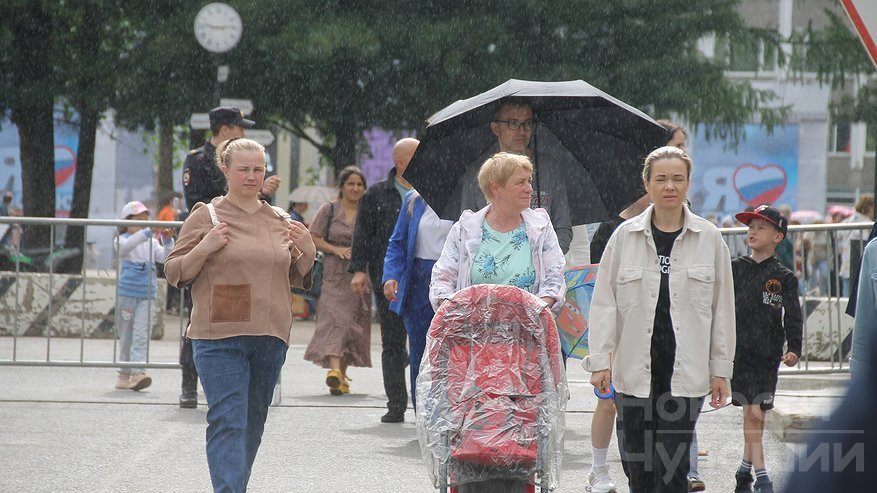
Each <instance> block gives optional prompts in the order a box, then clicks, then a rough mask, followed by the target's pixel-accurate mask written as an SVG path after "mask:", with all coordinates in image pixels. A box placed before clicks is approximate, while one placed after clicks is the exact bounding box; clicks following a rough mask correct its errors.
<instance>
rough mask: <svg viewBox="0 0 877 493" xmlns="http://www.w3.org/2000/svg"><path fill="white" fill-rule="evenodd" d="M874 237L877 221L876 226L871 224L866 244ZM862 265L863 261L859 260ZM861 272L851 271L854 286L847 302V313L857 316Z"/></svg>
mask: <svg viewBox="0 0 877 493" xmlns="http://www.w3.org/2000/svg"><path fill="white" fill-rule="evenodd" d="M874 238H877V222H875V223H874V226H871V233H870V234H869V235H868V240H867V241H865V243H864V244H865V245H867V244H868V243H870V242H871V240H873V239H874ZM859 265H861V261H860V262H859ZM859 274H860V272H859V271H858V270H857V269H853V270H852V271H851V272H850V286H851V287H852V289H851V291H850V300H849V302H847V311H846V314H847V315H849V316H851V317H855V316H856V301H857V300H858V299H859Z"/></svg>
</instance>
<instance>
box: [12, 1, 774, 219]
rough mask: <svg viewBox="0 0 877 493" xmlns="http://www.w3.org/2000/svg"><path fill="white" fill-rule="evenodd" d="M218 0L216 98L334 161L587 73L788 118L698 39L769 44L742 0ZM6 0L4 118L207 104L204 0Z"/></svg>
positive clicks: (177, 114) (692, 116) (686, 101)
mask: <svg viewBox="0 0 877 493" xmlns="http://www.w3.org/2000/svg"><path fill="white" fill-rule="evenodd" d="M229 3H230V4H231V5H232V6H234V7H235V8H236V9H237V10H238V11H239V12H240V14H241V17H242V19H243V21H244V34H243V38H242V40H241V42H240V44H239V45H238V46H237V47H236V48H235V49H234V50H233V51H231V52H230V53H228V54H226V55H224V56H223V57H222V59H223V61H225V62H227V63H228V64H229V65H230V66H231V75H230V80H229V82H228V83H227V84H225V85H224V87H223V95H226V96H231V97H239V98H249V99H252V100H253V102H254V105H255V108H256V114H255V115H254V119H256V120H257V121H258V122H259V123H270V124H272V125H275V126H278V127H283V128H287V129H289V130H291V131H292V132H293V133H295V134H296V135H298V136H300V137H302V138H304V139H306V140H310V141H311V142H312V143H313V144H315V145H316V146H317V148H318V149H319V150H320V152H321V153H322V154H323V156H324V157H326V159H327V160H328V161H329V162H330V163H331V164H332V166H334V167H335V168H336V169H340V168H341V167H343V166H346V165H348V164H352V163H355V162H356V160H357V158H358V156H359V155H360V152H361V150H362V149H363V148H364V141H363V132H364V131H365V130H368V129H370V128H372V127H374V126H380V127H383V128H386V129H390V130H394V131H396V130H398V131H401V130H408V129H414V130H421V129H422V128H423V127H424V125H425V120H426V118H427V117H428V116H429V115H430V114H432V113H434V112H435V111H437V110H439V109H441V108H442V107H444V106H446V105H448V104H450V103H452V102H454V101H455V100H458V99H463V98H467V97H470V96H472V95H474V94H477V93H479V92H482V91H485V90H487V89H489V88H491V87H493V86H496V85H498V84H500V83H502V82H504V81H505V80H507V79H510V78H520V79H534V80H569V79H584V80H586V81H588V82H590V83H591V84H593V85H595V86H597V87H599V88H601V89H603V90H605V91H606V92H608V93H610V94H612V95H614V96H616V97H618V98H620V99H622V100H624V101H626V102H628V103H630V104H632V105H634V106H638V107H641V108H644V109H646V110H648V111H650V112H651V113H653V114H655V115H656V116H670V115H675V116H679V117H681V118H684V119H685V120H686V121H688V122H690V123H692V124H695V125H698V124H705V125H707V127H708V129H710V130H712V131H720V132H723V133H730V134H731V135H732V136H737V133H736V132H737V131H738V130H739V129H740V128H741V127H742V124H743V123H745V122H748V121H752V120H753V119H757V120H760V121H762V122H765V123H768V124H773V123H777V122H779V121H781V120H782V118H783V117H784V110H783V108H777V107H776V105H775V104H774V103H773V94H772V93H770V92H766V91H762V90H758V89H755V88H753V87H752V86H751V85H749V84H748V83H746V82H737V81H731V80H729V79H727V78H726V77H725V70H726V69H727V68H728V63H729V60H727V59H725V58H721V57H720V58H712V59H711V58H707V57H705V56H704V55H703V54H702V53H701V51H700V50H699V48H698V42H699V41H701V40H702V39H704V38H705V37H708V36H716V37H721V36H725V37H730V38H733V39H734V40H737V41H740V43H735V46H736V45H741V43H742V45H743V46H746V45H747V43H748V44H749V45H750V46H755V45H759V46H768V47H776V46H778V44H779V40H778V36H777V34H776V33H775V32H772V31H769V30H759V29H752V28H748V27H747V26H745V25H744V23H743V20H742V18H741V16H740V15H739V13H738V12H737V7H738V1H737V0H666V1H663V2H652V1H650V0H619V1H614V2H604V1H601V0H564V1H558V2H544V1H538V0H493V1H488V0H470V1H466V2H454V1H432V2H423V1H418V0H399V1H397V2H392V3H390V4H388V3H387V2H383V1H378V0H357V1H353V0H289V1H286V2H273V1H268V0H241V1H232V0H229ZM13 4H14V5H13V7H21V8H11V9H9V11H10V12H14V14H13V15H12V16H4V20H3V21H2V22H0V47H4V50H3V55H0V56H2V57H3V58H2V60H3V61H4V66H5V67H10V68H11V70H6V71H5V72H4V74H3V75H2V76H0V77H2V78H0V84H2V86H0V87H2V89H4V90H3V91H0V105H2V107H3V108H11V109H12V110H13V114H18V113H16V112H21V111H22V108H23V109H29V108H31V107H30V106H22V103H21V101H31V99H32V100H33V101H39V104H41V105H43V106H45V105H46V104H47V102H49V103H51V102H57V101H59V100H61V101H67V102H69V104H71V105H72V106H73V107H75V108H76V109H77V111H80V112H81V113H82V114H83V115H86V114H91V113H92V112H94V111H98V112H100V111H103V110H104V109H106V108H110V107H112V108H114V109H115V110H116V119H117V121H118V122H119V123H120V124H122V125H125V126H128V127H140V126H142V127H145V128H148V129H153V128H156V127H167V128H170V127H172V126H174V125H180V124H184V123H186V121H187V120H188V117H189V115H190V114H191V113H193V112H203V111H205V110H207V109H208V108H210V107H211V104H212V87H213V79H214V77H215V71H214V70H215V68H214V67H215V62H216V60H215V59H214V57H212V56H211V55H209V54H208V53H206V52H205V51H204V50H203V49H201V47H200V46H199V45H198V44H197V42H196V41H195V39H194V36H193V34H192V22H193V20H194V16H195V14H196V13H197V11H198V10H199V9H200V8H201V6H202V5H203V1H195V0H182V1H178V0H155V1H151V2H126V1H122V0H78V1H74V0H64V1H61V2H48V1H29V0H13ZM28 13H33V14H35V15H36V14H39V17H35V16H34V15H29V14H28ZM66 16H70V17H71V18H70V19H67V20H65V19H64V18H65V17H66ZM35 40H38V41H35ZM23 45H26V46H23ZM6 47H12V48H14V49H11V50H7V49H6ZM25 48H28V49H30V50H31V51H30V52H28V51H27V50H26V49H25ZM776 51H777V52H778V53H779V50H776ZM35 55H38V56H37V58H36V61H37V62H38V63H35V64H34V63H32V62H33V60H35ZM734 56H736V55H735V54H734V53H731V58H733V57H734ZM29 64H30V65H29ZM31 65H35V67H32V66H31ZM36 69H39V70H42V72H34V70H36ZM25 82H27V84H25ZM22 84H24V85H28V84H29V87H23V86H22ZM7 90H9V91H11V92H12V93H13V96H12V97H7V96H6V94H8V93H7ZM40 97H42V99H40ZM29 98H30V99H29ZM33 101H31V102H30V103H29V104H31V105H33V104H36V103H33ZM33 111H36V110H35V109H34V110H33ZM34 114H36V113H34ZM84 120H85V119H84ZM309 128H314V129H316V130H317V132H318V133H319V137H320V139H312V138H311V137H310V134H308V133H307V132H306V130H307V129H309ZM88 131H89V132H91V130H88ZM164 140H168V141H170V140H172V139H170V138H167V139H162V141H164ZM41 145H46V144H45V142H43V144H41ZM89 145H91V144H89ZM168 145H170V144H168ZM82 147H87V146H81V148H82ZM82 150H83V151H86V150H87V149H82ZM162 155H165V156H166V155H168V153H162ZM34 169H36V168H34ZM161 169H162V173H163V175H162V176H163V178H162V179H160V182H162V183H165V182H167V177H166V176H165V175H166V174H167V173H168V168H167V166H162V167H161ZM165 186H166V185H165ZM85 210H87V208H86V209H85Z"/></svg>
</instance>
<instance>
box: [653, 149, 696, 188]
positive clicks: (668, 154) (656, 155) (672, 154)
mask: <svg viewBox="0 0 877 493" xmlns="http://www.w3.org/2000/svg"><path fill="white" fill-rule="evenodd" d="M662 159H679V160H681V161H682V162H683V163H685V168H686V169H687V171H688V178H691V168H693V167H694V163H693V162H692V161H691V158H690V157H689V156H688V153H686V152H685V151H684V150H682V149H680V148H678V147H673V146H664V147H659V148H657V149H655V150H654V151H652V152H651V153H649V155H648V156H647V157H646V161H645V163H643V182H644V183H648V182H649V179H650V178H651V177H652V165H653V164H655V161H660V160H662Z"/></svg>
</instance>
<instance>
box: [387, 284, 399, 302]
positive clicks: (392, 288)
mask: <svg viewBox="0 0 877 493" xmlns="http://www.w3.org/2000/svg"><path fill="white" fill-rule="evenodd" d="M398 291H399V282H398V281H396V280H395V279H390V280H389V281H387V282H385V283H384V298H387V301H398V299H399V297H398V296H396V293H397V292H398Z"/></svg>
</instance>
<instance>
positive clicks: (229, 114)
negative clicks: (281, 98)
mask: <svg viewBox="0 0 877 493" xmlns="http://www.w3.org/2000/svg"><path fill="white" fill-rule="evenodd" d="M222 125H237V126H238V127H243V128H253V126H255V125H256V122H254V121H253V120H247V119H246V118H244V113H243V112H242V111H241V110H240V108H235V107H234V106H219V107H216V108H213V109H212V110H210V126H211V127H214V128H216V127H219V126H222Z"/></svg>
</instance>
